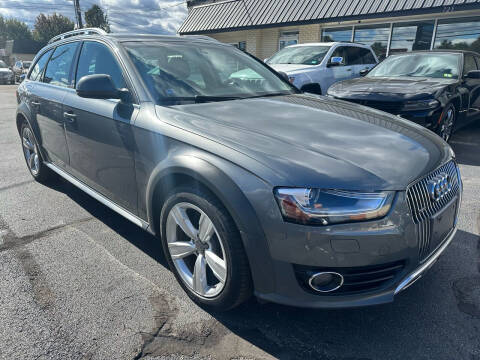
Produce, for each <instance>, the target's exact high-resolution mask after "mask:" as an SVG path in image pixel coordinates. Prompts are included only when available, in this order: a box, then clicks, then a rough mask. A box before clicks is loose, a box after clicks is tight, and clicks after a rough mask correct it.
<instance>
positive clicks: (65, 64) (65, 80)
mask: <svg viewBox="0 0 480 360" xmlns="http://www.w3.org/2000/svg"><path fill="white" fill-rule="evenodd" d="M77 45H78V43H70V44H65V45H61V46H59V47H57V48H56V49H55V51H54V53H53V55H52V57H51V58H50V61H49V62H48V65H47V69H46V70H45V75H44V76H43V82H45V83H49V84H52V85H57V86H64V87H67V86H68V85H70V78H71V76H70V70H71V68H72V62H73V59H74V57H75V51H76V49H77Z"/></svg>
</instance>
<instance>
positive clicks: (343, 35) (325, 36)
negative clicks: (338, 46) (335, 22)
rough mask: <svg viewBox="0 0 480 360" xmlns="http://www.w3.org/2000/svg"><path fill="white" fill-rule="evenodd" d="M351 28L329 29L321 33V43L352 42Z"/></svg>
mask: <svg viewBox="0 0 480 360" xmlns="http://www.w3.org/2000/svg"><path fill="white" fill-rule="evenodd" d="M352 31H353V28H352V27H347V28H331V29H328V28H327V29H324V30H323V31H322V41H326V42H332V41H352Z"/></svg>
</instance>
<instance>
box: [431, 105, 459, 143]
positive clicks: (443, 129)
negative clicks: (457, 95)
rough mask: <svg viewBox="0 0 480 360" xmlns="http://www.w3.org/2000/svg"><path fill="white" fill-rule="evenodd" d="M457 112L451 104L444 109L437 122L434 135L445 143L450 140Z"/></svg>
mask: <svg viewBox="0 0 480 360" xmlns="http://www.w3.org/2000/svg"><path fill="white" fill-rule="evenodd" d="M456 118H457V112H456V110H455V107H454V106H453V105H452V104H449V105H447V106H446V107H445V109H444V110H443V112H442V115H441V118H440V120H439V122H438V126H437V131H436V133H437V134H438V136H440V137H441V138H442V139H443V140H445V141H446V142H449V141H450V140H451V139H452V135H453V130H454V128H455V120H456Z"/></svg>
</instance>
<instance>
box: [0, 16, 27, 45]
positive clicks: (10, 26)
mask: <svg viewBox="0 0 480 360" xmlns="http://www.w3.org/2000/svg"><path fill="white" fill-rule="evenodd" d="M0 39H1V40H3V41H5V40H31V39H32V32H31V31H30V29H29V28H28V26H27V24H25V23H24V22H22V21H19V20H17V19H13V18H12V19H4V18H3V16H1V15H0Z"/></svg>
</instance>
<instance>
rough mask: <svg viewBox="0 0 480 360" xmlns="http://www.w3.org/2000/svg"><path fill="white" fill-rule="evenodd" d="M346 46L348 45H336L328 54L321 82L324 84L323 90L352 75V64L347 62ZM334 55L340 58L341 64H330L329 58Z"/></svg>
mask: <svg viewBox="0 0 480 360" xmlns="http://www.w3.org/2000/svg"><path fill="white" fill-rule="evenodd" d="M347 48H348V46H338V47H337V48H336V49H334V50H333V52H332V54H331V55H330V58H329V59H328V62H327V68H326V69H325V80H324V82H323V84H322V85H325V87H324V89H325V91H326V90H328V88H329V87H330V86H332V85H333V84H334V83H336V82H338V81H342V80H346V79H350V78H352V77H353V66H352V65H350V64H349V63H348V58H347V55H348V54H347ZM335 57H338V58H342V60H343V61H342V64H341V65H336V66H331V65H330V63H331V60H332V59H333V58H335ZM322 87H323V86H322Z"/></svg>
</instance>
